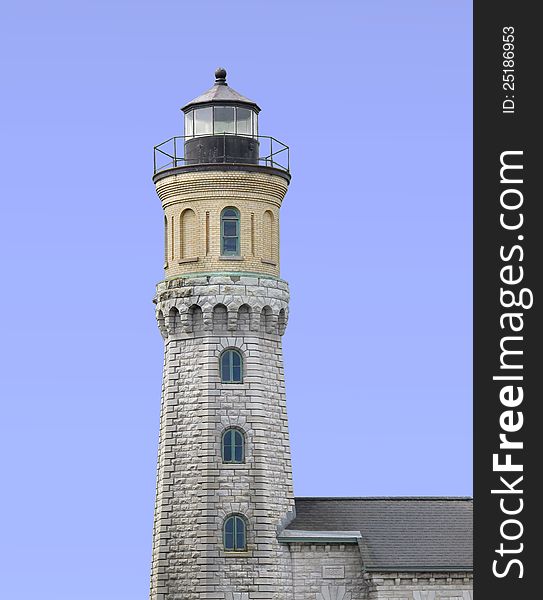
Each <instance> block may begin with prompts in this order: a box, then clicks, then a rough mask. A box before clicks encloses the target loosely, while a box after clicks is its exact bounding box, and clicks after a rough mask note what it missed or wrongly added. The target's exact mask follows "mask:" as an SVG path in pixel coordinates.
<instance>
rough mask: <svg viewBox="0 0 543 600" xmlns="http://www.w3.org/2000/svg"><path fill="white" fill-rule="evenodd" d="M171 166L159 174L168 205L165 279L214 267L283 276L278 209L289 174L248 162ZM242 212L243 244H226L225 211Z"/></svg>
mask: <svg viewBox="0 0 543 600" xmlns="http://www.w3.org/2000/svg"><path fill="white" fill-rule="evenodd" d="M229 166H230V165H227V166H223V168H221V166H220V165H217V166H214V168H213V169H211V170H208V169H203V170H199V169H198V168H196V169H193V168H190V167H189V168H188V169H187V168H186V167H185V168H180V169H171V170H169V171H167V172H165V173H159V174H158V176H155V184H156V190H157V193H158V196H159V198H160V200H161V202H162V206H163V208H164V228H165V229H164V274H165V278H166V279H173V278H178V277H186V276H190V275H202V274H214V273H233V274H235V273H246V274H255V275H267V276H271V277H279V209H280V207H281V203H282V201H283V198H284V197H285V194H286V192H287V188H288V182H289V179H290V177H289V176H288V174H286V173H281V172H279V171H278V170H276V169H267V168H265V167H264V168H262V167H260V168H259V167H255V168H253V169H251V168H250V167H249V168H247V169H244V168H243V167H239V166H236V168H234V169H232V168H228V167H229ZM228 208H233V209H235V211H237V213H238V214H239V221H238V223H239V225H238V227H239V241H238V244H239V247H238V251H237V252H236V254H235V255H232V254H228V253H225V252H224V251H223V250H224V248H223V242H222V235H223V230H222V226H221V215H222V214H223V211H225V209H228Z"/></svg>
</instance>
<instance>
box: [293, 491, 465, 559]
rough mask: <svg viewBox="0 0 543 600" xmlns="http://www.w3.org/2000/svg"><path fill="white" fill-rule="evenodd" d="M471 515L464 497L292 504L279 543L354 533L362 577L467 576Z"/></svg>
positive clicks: (305, 500)
mask: <svg viewBox="0 0 543 600" xmlns="http://www.w3.org/2000/svg"><path fill="white" fill-rule="evenodd" d="M472 510H473V501H472V499H471V498H464V497H458V498H457V497H453V498H451V497H391V498H389V497H380V498H296V517H295V519H294V520H293V521H292V522H291V523H290V524H289V525H288V526H287V528H286V530H285V533H286V536H285V537H288V538H291V540H295V539H297V538H296V531H299V532H300V540H299V541H301V540H302V539H303V538H304V537H306V538H308V542H309V541H310V539H311V538H309V537H308V532H311V531H313V532H330V531H334V532H341V531H344V532H349V533H351V534H352V532H353V531H359V532H360V534H361V538H360V540H359V542H358V543H359V547H360V551H361V553H362V559H363V561H364V565H365V568H366V569H367V570H368V571H391V570H393V571H401V570H405V571H423V570H428V571H464V570H466V571H469V570H471V569H472V568H473V545H472V544H473V514H472ZM285 541H286V540H285Z"/></svg>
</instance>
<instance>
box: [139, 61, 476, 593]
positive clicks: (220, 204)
mask: <svg viewBox="0 0 543 600" xmlns="http://www.w3.org/2000/svg"><path fill="white" fill-rule="evenodd" d="M215 75H216V81H215V85H214V86H213V87H212V88H211V89H210V90H208V91H207V92H205V93H204V94H203V95H202V96H199V97H198V98H196V99H195V100H193V101H192V102H190V103H188V104H187V105H186V106H185V107H183V111H184V113H185V136H179V137H174V138H171V139H170V140H167V141H166V142H164V143H163V144H160V145H159V146H157V147H155V173H154V178H153V179H154V182H155V185H156V190H157V193H158V196H159V198H160V200H161V202H162V206H163V209H164V236H165V244H164V246H165V251H164V270H165V278H164V281H162V282H161V283H159V284H158V286H157V293H156V297H155V303H156V316H157V320H158V325H159V328H160V331H161V334H162V336H163V338H164V343H165V358H164V375H163V390H162V406H161V421H160V439H159V455H158V476H157V494H156V507H155V524H154V535H153V559H152V573H151V600H203V599H209V600H412V599H413V600H460V599H461V600H472V596H471V593H472V592H471V590H472V585H471V569H472V557H471V538H472V534H471V501H470V499H467V498H297V499H295V498H294V495H293V488H292V469H291V459H290V442H289V434H288V422H287V412H286V395H285V385H284V374H283V354H282V346H281V338H282V335H283V333H284V332H285V329H286V326H287V322H288V316H289V290H288V284H287V283H286V282H285V281H283V280H282V279H280V277H279V213H280V208H281V203H282V201H283V199H284V197H285V194H286V192H287V189H288V184H289V182H290V169H289V158H288V152H289V150H288V147H287V146H285V145H284V144H282V143H280V142H278V141H277V140H275V139H274V138H270V137H265V136H259V134H258V114H259V112H260V108H259V107H258V105H257V104H256V103H255V102H253V101H251V100H248V99H247V98H245V97H243V96H241V95H240V94H238V93H237V92H235V91H234V90H232V88H230V87H229V86H228V85H227V83H226V72H225V71H224V70H223V69H218V70H217V71H216V73H215Z"/></svg>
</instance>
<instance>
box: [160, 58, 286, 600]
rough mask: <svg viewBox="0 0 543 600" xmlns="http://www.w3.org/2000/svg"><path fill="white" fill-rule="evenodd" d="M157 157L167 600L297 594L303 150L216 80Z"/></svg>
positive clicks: (274, 598)
mask: <svg viewBox="0 0 543 600" xmlns="http://www.w3.org/2000/svg"><path fill="white" fill-rule="evenodd" d="M182 110H183V113H184V135H183V136H175V137H172V138H170V139H169V140H166V141H165V142H163V143H162V144H159V145H158V146H156V147H155V161H154V175H153V181H154V183H155V186H156V192H157V194H158V197H159V198H160V201H161V203H162V208H163V210H164V279H163V281H161V282H160V283H159V284H158V285H157V290H156V296H155V300H154V301H155V304H156V317H157V321H158V326H159V329H160V332H161V334H162V337H163V339H164V372H163V386H162V403H161V417H160V437H159V453H158V475H157V490H156V505H155V520H154V534H153V555H152V573H151V600H197V599H198V600H200V599H203V598H208V599H217V600H220V599H224V600H245V599H247V600H248V599H249V598H259V599H260V600H278V599H279V598H281V599H282V600H283V599H288V598H292V572H291V559H290V554H289V547H288V544H286V543H285V542H281V541H279V539H278V535H279V533H280V532H281V531H282V530H283V529H284V528H285V526H286V525H287V524H288V523H289V522H290V521H291V520H292V519H293V517H294V498H293V490H292V469H291V458H290V443H289V434H288V423H287V412H286V397H285V385H284V373H283V353H282V346H281V338H282V335H283V334H284V332H285V328H286V325H287V320H288V303H289V290H288V285H287V283H286V282H285V281H283V280H282V279H281V278H280V253H279V248H280V244H279V231H280V228H279V220H280V209H281V204H282V202H283V199H284V197H285V194H286V192H287V189H288V185H289V182H290V178H291V175H290V169H289V149H288V147H287V146H286V145H285V144H283V143H281V142H279V141H277V140H276V139H275V138H273V137H270V136H262V135H260V134H259V124H258V120H259V113H260V108H259V106H258V105H257V104H256V102H254V101H252V100H249V99H248V98H245V97H244V96H242V95H241V94H239V93H238V92H236V91H235V90H234V89H232V88H231V87H230V86H229V85H228V83H227V81H226V71H225V70H224V69H222V68H219V69H217V70H216V72H215V82H214V84H213V86H212V87H211V88H210V89H209V90H208V91H206V92H205V93H203V94H202V95H200V96H198V97H197V98H195V99H194V100H192V101H191V102H189V103H188V104H186V105H185V106H183V108H182Z"/></svg>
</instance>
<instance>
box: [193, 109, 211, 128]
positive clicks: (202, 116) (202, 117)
mask: <svg viewBox="0 0 543 600" xmlns="http://www.w3.org/2000/svg"><path fill="white" fill-rule="evenodd" d="M212 133H213V109H212V108H211V107H208V108H197V109H196V110H195V111H194V135H211V134H212Z"/></svg>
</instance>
